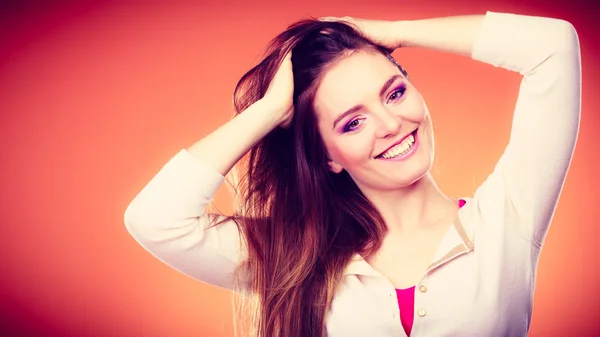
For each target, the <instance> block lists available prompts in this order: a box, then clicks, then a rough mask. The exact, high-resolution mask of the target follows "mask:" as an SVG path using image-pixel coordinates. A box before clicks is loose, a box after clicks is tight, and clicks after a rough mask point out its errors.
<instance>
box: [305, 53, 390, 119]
mask: <svg viewBox="0 0 600 337" xmlns="http://www.w3.org/2000/svg"><path fill="white" fill-rule="evenodd" d="M395 74H400V71H399V70H398V68H397V67H396V65H395V64H394V63H392V62H391V61H390V60H388V59H387V57H385V56H384V55H383V54H381V53H377V52H369V51H357V52H354V53H352V54H350V55H349V56H346V57H343V58H341V59H340V60H338V61H337V62H335V63H334V64H333V65H332V66H331V67H330V68H329V69H328V70H327V71H326V72H325V74H323V77H322V79H321V83H320V85H319V87H318V88H317V91H316V93H315V101H314V105H315V110H316V112H317V114H318V115H319V117H320V119H327V120H328V119H333V118H335V115H337V114H339V113H341V112H343V111H345V110H347V109H349V108H352V107H353V106H355V105H357V104H365V103H366V100H367V99H369V98H373V97H378V95H379V90H380V89H381V87H382V86H383V84H384V83H385V82H386V81H387V80H388V79H389V78H390V77H391V76H393V75H395Z"/></svg>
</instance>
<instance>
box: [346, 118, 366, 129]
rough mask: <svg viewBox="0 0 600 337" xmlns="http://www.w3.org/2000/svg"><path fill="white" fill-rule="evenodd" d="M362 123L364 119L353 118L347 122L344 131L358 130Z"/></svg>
mask: <svg viewBox="0 0 600 337" xmlns="http://www.w3.org/2000/svg"><path fill="white" fill-rule="evenodd" d="M361 123H362V119H354V120H352V121H351V122H350V123H348V124H346V126H344V132H349V131H353V130H356V128H358V127H359V126H360V124H361Z"/></svg>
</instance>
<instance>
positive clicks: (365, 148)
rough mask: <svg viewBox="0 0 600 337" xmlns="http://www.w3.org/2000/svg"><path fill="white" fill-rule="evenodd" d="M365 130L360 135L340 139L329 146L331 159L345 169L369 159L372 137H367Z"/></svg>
mask: <svg viewBox="0 0 600 337" xmlns="http://www.w3.org/2000/svg"><path fill="white" fill-rule="evenodd" d="M364 131H367V130H363V132H361V133H360V134H356V135H352V136H349V137H342V138H341V139H340V140H338V141H336V142H335V143H334V144H332V145H331V147H330V150H329V153H330V155H331V158H332V159H333V160H334V161H336V162H337V163H338V164H340V165H342V166H343V167H345V168H347V169H351V168H350V167H351V166H352V165H356V164H358V163H361V162H364V161H365V160H368V159H370V158H371V154H372V149H373V137H369V136H368V135H367V132H364Z"/></svg>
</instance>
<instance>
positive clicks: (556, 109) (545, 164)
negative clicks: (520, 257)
mask: <svg viewBox="0 0 600 337" xmlns="http://www.w3.org/2000/svg"><path fill="white" fill-rule="evenodd" d="M471 56H472V58H473V59H475V60H479V61H482V62H485V63H488V64H492V65H494V66H496V67H502V68H505V69H508V70H511V71H515V72H519V73H520V74H521V75H523V79H522V81H521V85H520V89H519V95H518V99H517V102H516V106H515V110H514V116H513V123H512V129H511V135H510V141H509V144H508V146H507V147H506V149H505V152H504V153H503V154H502V156H501V158H500V160H499V161H498V163H497V165H496V167H495V169H494V171H493V173H492V174H491V175H490V176H489V177H488V178H487V180H486V181H485V182H484V183H483V184H482V186H480V188H479V189H478V190H477V191H476V193H475V197H474V198H475V200H476V201H477V203H478V207H479V208H480V210H481V212H482V213H483V214H488V215H489V216H490V217H492V216H498V217H500V216H501V217H503V218H504V219H511V220H513V221H511V222H513V223H512V224H507V226H513V225H514V226H515V227H516V230H517V231H519V233H520V235H521V236H523V237H525V238H526V239H528V240H531V241H532V242H533V243H534V244H536V245H537V246H541V245H542V243H543V240H544V238H545V235H546V232H547V229H548V226H549V224H550V222H551V220H552V217H553V214H554V210H555V208H556V205H557V201H558V198H559V195H560V193H561V190H562V187H563V184H564V181H565V178H566V174H567V171H568V169H569V165H570V163H571V158H572V155H573V151H574V148H575V143H576V140H577V134H578V130H579V119H580V110H581V60H580V51H579V40H578V37H577V33H576V31H575V29H574V27H573V26H572V25H571V24H570V23H568V22H566V21H563V20H559V19H551V18H544V17H533V16H525V15H515V14H505V13H492V12H488V13H487V15H486V18H485V19H484V22H483V24H482V27H481V29H480V31H479V32H478V35H477V36H476V40H475V44H474V47H473V52H472V55H471ZM498 210H500V212H501V213H502V214H500V213H498Z"/></svg>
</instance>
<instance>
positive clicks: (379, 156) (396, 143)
mask: <svg viewBox="0 0 600 337" xmlns="http://www.w3.org/2000/svg"><path fill="white" fill-rule="evenodd" d="M417 130H418V128H417V129H414V130H412V131H411V132H410V133H408V134H407V135H405V136H404V137H402V138H400V140H399V141H397V142H395V143H394V144H392V145H390V147H388V148H387V149H385V150H383V151H381V153H380V154H378V155H377V156H375V158H383V157H382V155H383V154H384V153H386V152H387V151H389V149H391V148H393V147H394V146H396V145H398V144H400V143H402V142H403V141H404V139H406V137H408V136H410V135H414V136H415V137H416V136H417Z"/></svg>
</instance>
